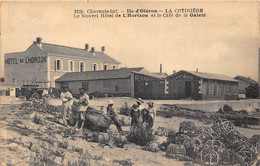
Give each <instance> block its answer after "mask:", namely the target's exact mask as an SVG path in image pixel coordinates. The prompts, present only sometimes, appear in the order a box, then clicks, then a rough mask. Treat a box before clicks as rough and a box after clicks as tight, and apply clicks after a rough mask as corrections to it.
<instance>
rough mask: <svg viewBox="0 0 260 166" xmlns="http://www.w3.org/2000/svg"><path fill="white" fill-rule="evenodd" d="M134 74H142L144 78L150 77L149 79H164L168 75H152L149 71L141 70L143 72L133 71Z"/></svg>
mask: <svg viewBox="0 0 260 166" xmlns="http://www.w3.org/2000/svg"><path fill="white" fill-rule="evenodd" d="M132 73H135V74H141V75H144V76H149V77H154V78H159V79H164V78H166V77H167V76H168V75H167V74H166V73H150V72H149V71H147V70H145V69H144V70H141V71H133V72H132Z"/></svg>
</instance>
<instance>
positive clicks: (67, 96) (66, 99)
mask: <svg viewBox="0 0 260 166" xmlns="http://www.w3.org/2000/svg"><path fill="white" fill-rule="evenodd" d="M60 98H61V100H62V106H63V112H62V119H63V123H64V125H65V126H67V119H66V118H67V114H68V111H71V106H72V104H73V100H72V99H73V96H72V94H71V93H70V92H69V89H68V88H64V89H63V91H62V93H61V94H60Z"/></svg>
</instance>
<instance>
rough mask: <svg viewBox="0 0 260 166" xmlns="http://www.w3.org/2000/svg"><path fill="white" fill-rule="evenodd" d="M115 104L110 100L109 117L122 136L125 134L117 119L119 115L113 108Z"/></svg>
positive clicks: (108, 105)
mask: <svg viewBox="0 0 260 166" xmlns="http://www.w3.org/2000/svg"><path fill="white" fill-rule="evenodd" d="M113 105H114V102H113V101H112V100H108V103H107V115H108V116H109V117H110V118H111V120H112V121H113V122H114V123H115V125H116V128H117V130H118V131H119V133H120V134H124V132H123V130H122V127H121V124H120V122H119V120H118V119H117V114H116V112H115V110H114V108H113Z"/></svg>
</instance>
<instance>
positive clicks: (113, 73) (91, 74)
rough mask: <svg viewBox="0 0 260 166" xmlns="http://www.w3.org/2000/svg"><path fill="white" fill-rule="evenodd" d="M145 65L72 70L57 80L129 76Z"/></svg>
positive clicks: (88, 79) (85, 79) (87, 79)
mask: <svg viewBox="0 0 260 166" xmlns="http://www.w3.org/2000/svg"><path fill="white" fill-rule="evenodd" d="M142 69H143V67H139V68H121V69H117V70H100V71H86V72H72V73H66V74H64V75H63V76H61V77H60V78H58V79H57V80H56V81H57V82H63V81H83V80H84V81H90V80H103V79H116V78H127V77H129V76H130V75H131V72H132V71H140V70H142Z"/></svg>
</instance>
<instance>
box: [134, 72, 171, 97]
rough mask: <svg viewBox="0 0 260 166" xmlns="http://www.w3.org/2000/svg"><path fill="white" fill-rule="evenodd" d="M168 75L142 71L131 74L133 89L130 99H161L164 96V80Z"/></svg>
mask: <svg viewBox="0 0 260 166" xmlns="http://www.w3.org/2000/svg"><path fill="white" fill-rule="evenodd" d="M167 76H168V75H167V74H165V73H150V72H148V71H145V70H142V71H139V72H132V82H133V84H134V89H133V90H132V94H131V96H132V97H140V98H143V99H162V98H164V96H165V82H164V79H165V78H166V77H167Z"/></svg>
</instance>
